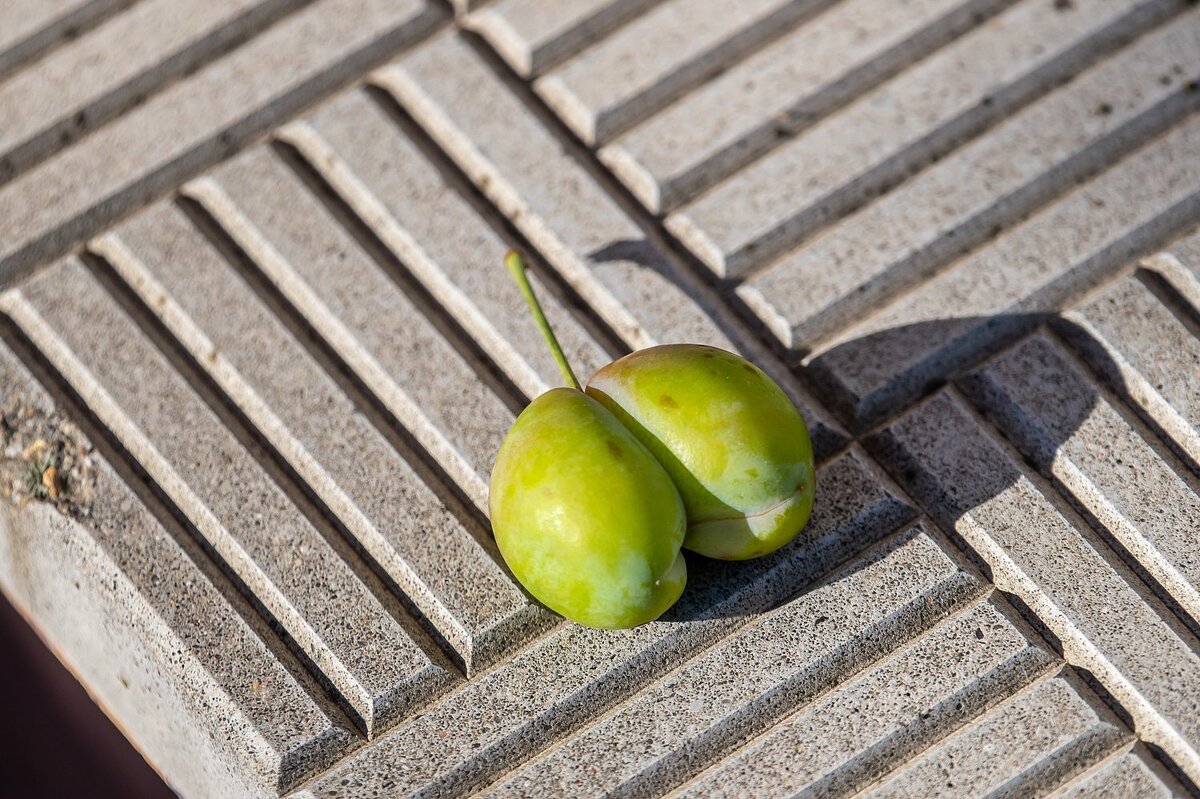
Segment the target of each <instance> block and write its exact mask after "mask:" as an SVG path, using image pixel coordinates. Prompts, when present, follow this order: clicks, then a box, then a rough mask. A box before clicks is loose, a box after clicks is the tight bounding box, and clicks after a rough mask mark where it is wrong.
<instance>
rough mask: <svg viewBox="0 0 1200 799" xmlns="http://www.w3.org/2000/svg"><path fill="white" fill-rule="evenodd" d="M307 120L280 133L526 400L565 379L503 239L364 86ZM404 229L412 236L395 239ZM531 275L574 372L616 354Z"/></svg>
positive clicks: (585, 372)
mask: <svg viewBox="0 0 1200 799" xmlns="http://www.w3.org/2000/svg"><path fill="white" fill-rule="evenodd" d="M306 124H307V125H308V128H309V129H311V133H309V131H308V130H307V129H305V130H303V131H300V130H295V128H294V127H293V128H289V129H288V130H287V131H286V132H285V135H287V136H288V138H289V140H290V141H293V142H295V143H296V144H297V146H298V147H300V148H301V149H302V150H303V151H304V152H305V153H306V154H307V155H308V156H309V157H311V158H312V159H313V162H314V163H316V164H321V165H323V166H324V170H323V171H324V172H326V173H328V174H329V175H330V177H331V178H332V179H333V180H336V181H337V189H338V190H339V191H340V192H342V193H343V195H344V196H345V198H346V199H347V200H348V201H349V202H350V203H351V204H352V206H353V207H354V208H355V209H356V211H358V212H359V214H360V216H361V217H362V218H363V219H366V220H369V221H370V224H371V226H372V228H373V229H377V230H378V232H379V234H380V238H382V239H383V240H384V241H385V242H388V243H392V242H393V241H395V242H396V243H395V244H394V246H393V249H394V251H395V252H396V254H397V256H399V257H400V259H401V260H402V261H404V263H405V264H406V266H408V267H409V269H410V270H412V271H413V273H414V274H415V275H417V278H418V279H419V280H421V281H422V283H423V284H424V285H425V286H426V288H428V289H429V291H430V293H432V294H433V295H434V296H435V297H436V298H437V299H438V300H440V301H441V303H442V304H443V306H445V307H446V308H448V309H450V310H451V312H452V313H453V314H454V315H455V316H456V318H459V319H461V324H462V325H463V327H464V328H466V329H467V330H468V331H469V332H470V333H471V335H472V338H473V339H474V340H475V341H477V342H479V343H480V344H482V345H483V346H484V347H485V348H486V349H487V351H488V354H489V355H491V356H492V358H493V359H494V360H495V362H496V363H497V364H498V365H499V366H500V367H501V368H502V369H503V370H504V371H505V372H507V373H508V374H509V375H510V376H511V378H512V380H513V382H514V383H516V385H517V387H518V388H520V389H521V390H522V391H523V392H524V393H525V396H526V397H527V398H529V399H532V398H534V397H536V396H538V395H539V394H542V393H543V392H545V391H547V390H548V389H549V388H551V387H552V386H558V385H562V382H563V379H562V376H561V375H560V374H559V371H558V366H557V365H556V364H555V362H554V359H553V358H552V357H551V355H550V352H549V350H548V349H547V347H546V344H545V342H544V341H543V340H542V336H541V333H540V332H539V331H538V329H537V326H536V325H535V324H534V322H533V319H532V317H531V316H530V314H529V311H528V309H527V308H526V305H525V300H524V299H523V298H522V297H521V294H520V292H519V291H518V290H517V287H516V284H515V283H514V282H513V279H512V276H511V275H509V273H508V270H507V269H506V268H505V267H504V265H503V258H504V254H505V252H506V251H507V249H508V246H507V245H506V244H505V242H504V241H503V240H502V239H501V238H500V237H499V236H498V235H497V234H496V233H495V232H494V231H493V230H492V228H491V227H489V225H488V223H487V222H486V221H485V220H483V219H482V218H480V217H479V215H478V214H476V213H475V211H474V210H473V209H472V208H471V207H470V206H469V205H468V204H467V202H466V201H465V200H463V199H461V198H460V197H459V196H458V195H456V193H455V190H454V189H453V188H451V187H450V186H449V185H447V183H446V180H445V178H444V177H443V176H442V175H441V174H440V173H439V171H438V169H437V168H436V167H435V166H434V165H433V164H432V163H430V162H429V161H428V160H427V159H426V158H425V157H424V156H423V155H422V154H421V153H420V151H419V150H418V149H417V146H416V145H415V144H414V143H413V142H412V140H411V139H409V138H408V137H407V136H406V135H405V134H404V133H402V132H401V130H400V129H399V128H398V127H397V126H396V125H395V123H393V122H392V121H391V120H389V119H388V118H387V116H386V115H385V113H384V112H383V111H382V110H381V109H380V108H379V107H378V106H377V105H376V104H375V103H373V102H372V101H370V100H369V99H367V97H366V95H365V94H362V93H355V94H351V95H347V96H346V97H344V98H341V99H339V100H338V101H336V102H332V103H329V104H328V105H326V106H325V107H323V108H322V109H321V110H320V111H318V112H317V113H316V114H314V115H313V116H311V117H310V118H308V119H307V120H306ZM313 134H315V137H314V135H313ZM325 148H327V149H328V150H329V152H328V153H326V152H324V149H325ZM334 163H336V164H339V165H343V164H344V166H345V172H346V174H342V173H341V172H340V171H339V173H338V174H334V170H332V169H330V168H329V165H331V164H334ZM400 231H403V232H404V233H407V234H408V236H409V237H411V243H409V242H407V241H401V240H400V239H401V238H402V236H401V233H400ZM414 248H419V254H418V252H417V251H416V250H415V249H414ZM421 255H424V256H425V257H420V256H421ZM530 282H531V283H532V284H533V286H534V291H536V292H537V294H538V297H539V298H540V300H541V302H542V304H543V309H544V310H545V312H546V318H547V319H548V320H549V321H550V324H551V325H553V326H554V332H555V335H556V336H557V337H558V341H559V343H560V344H561V345H562V347H563V351H564V352H565V353H566V355H567V357H568V359H569V360H570V361H571V364H572V367H573V368H574V369H575V370H576V371H578V373H579V377H580V378H584V377H585V376H587V375H590V374H592V372H594V371H595V370H597V369H599V368H600V367H601V366H603V365H604V364H606V363H608V362H609V361H610V360H612V356H611V355H609V354H608V353H607V352H605V350H604V348H603V347H602V346H601V345H600V344H599V343H598V342H597V341H596V340H595V338H593V336H592V335H591V334H590V333H589V332H588V331H587V329H586V328H585V327H584V326H583V325H582V324H581V323H580V321H579V320H578V319H576V318H575V317H574V316H572V314H571V313H570V311H568V310H567V308H566V305H565V303H564V302H563V301H562V300H560V299H559V298H558V297H556V296H555V295H554V294H553V293H552V292H551V291H550V290H549V289H548V287H547V286H546V284H545V282H544V281H543V280H541V278H540V276H539V275H538V274H531V276H530Z"/></svg>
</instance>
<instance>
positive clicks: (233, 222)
mask: <svg viewBox="0 0 1200 799" xmlns="http://www.w3.org/2000/svg"><path fill="white" fill-rule="evenodd" d="M185 191H187V192H188V196H189V197H190V198H191V199H194V200H195V201H197V202H198V203H199V204H200V205H201V207H203V208H204V209H205V212H206V213H207V214H208V215H209V217H210V218H211V219H212V220H213V221H214V222H215V223H216V224H217V225H219V226H220V228H221V230H222V231H223V232H224V233H225V235H227V236H230V237H231V239H232V240H233V241H234V242H236V243H237V245H238V246H239V248H240V249H241V250H242V252H246V253H253V255H250V258H251V260H252V262H253V263H254V264H255V266H256V267H257V269H259V270H260V271H263V272H264V273H265V274H267V275H268V276H269V279H270V280H271V282H272V283H273V284H274V285H275V286H276V287H278V288H279V290H280V292H281V293H282V294H283V295H284V296H285V297H287V298H288V301H289V302H290V303H291V304H292V306H293V307H295V308H297V310H298V311H299V313H300V314H301V315H302V316H303V318H304V319H305V320H306V322H307V323H308V324H309V325H311V326H312V329H313V330H314V331H317V332H318V333H319V334H320V335H321V337H322V338H324V340H325V341H327V342H329V343H330V344H331V346H332V347H333V348H334V350H335V352H337V353H338V355H339V357H340V358H341V359H342V360H343V362H344V363H346V364H348V365H350V366H349V369H350V370H351V371H352V372H353V373H354V374H356V375H357V376H358V378H359V379H361V380H362V381H363V383H364V384H365V385H367V386H369V387H371V389H372V391H373V393H374V394H375V395H376V396H377V397H378V398H379V399H380V400H381V401H382V403H383V404H384V406H385V407H386V408H387V409H388V411H389V413H391V414H392V415H393V416H394V417H395V418H396V419H398V420H399V421H400V423H401V424H402V425H403V427H404V429H405V430H407V431H408V432H409V434H410V435H412V437H413V439H414V440H415V441H416V442H418V444H419V446H420V447H421V449H423V450H424V451H426V452H428V453H430V456H431V457H432V458H433V459H434V461H435V462H436V463H437V464H438V466H439V468H440V469H442V470H444V471H445V472H446V473H447V474H448V475H450V476H451V477H452V479H453V481H454V483H456V484H457V485H458V486H460V488H461V490H462V491H463V492H464V493H465V494H466V496H467V497H468V498H469V499H470V501H471V503H472V505H474V506H475V507H476V508H477V509H478V510H480V511H484V510H485V509H486V502H485V497H486V493H487V489H486V486H485V484H484V481H483V478H482V476H481V475H480V474H479V473H478V472H477V471H476V470H475V468H474V467H473V466H471V465H470V464H469V463H467V462H466V461H465V460H464V459H463V457H462V455H461V454H460V453H459V452H458V451H457V450H456V449H455V448H454V447H453V445H451V444H450V443H449V442H447V441H446V440H445V439H444V438H443V436H442V435H441V433H440V432H439V431H438V430H437V429H436V428H435V427H433V425H431V424H430V423H429V421H428V419H427V418H426V416H425V414H424V412H423V411H422V410H421V408H420V407H419V406H418V405H417V404H416V402H414V401H413V400H412V399H411V398H410V397H409V396H408V394H407V392H405V390H404V389H403V388H402V387H401V386H399V385H398V384H396V383H395V382H394V381H393V380H392V379H391V378H390V377H388V376H387V374H386V372H385V371H384V369H383V367H382V366H381V365H379V364H378V362H376V361H375V359H374V358H372V357H371V355H370V354H369V353H367V352H365V351H363V349H362V347H361V346H359V345H358V344H357V343H356V341H355V339H354V337H353V336H352V334H351V333H350V332H349V331H348V330H346V328H345V327H344V326H343V325H342V323H341V322H340V320H338V318H337V317H336V316H335V315H334V314H333V313H331V312H330V311H329V310H328V308H327V307H325V305H324V303H323V302H322V301H321V299H320V297H319V296H318V295H317V294H315V293H314V292H313V291H312V289H311V288H310V287H309V286H308V285H307V284H306V283H305V282H304V281H302V280H301V279H300V278H299V277H298V276H296V275H295V272H294V269H293V267H291V266H290V265H289V264H287V262H286V261H284V260H283V259H282V257H281V256H279V255H278V253H276V252H274V251H273V249H272V248H271V245H270V243H269V242H267V241H266V240H265V239H264V238H262V236H261V234H258V233H256V232H255V231H254V229H253V226H252V225H251V224H250V223H249V221H248V220H246V219H245V217H244V216H242V215H241V214H240V212H239V211H238V209H237V208H236V207H235V206H234V205H233V204H232V203H231V202H229V201H228V198H226V197H225V196H224V193H223V192H221V190H220V188H219V187H218V186H216V185H214V184H208V183H193V184H190V185H189V187H188V188H187V189H185ZM252 237H253V238H252Z"/></svg>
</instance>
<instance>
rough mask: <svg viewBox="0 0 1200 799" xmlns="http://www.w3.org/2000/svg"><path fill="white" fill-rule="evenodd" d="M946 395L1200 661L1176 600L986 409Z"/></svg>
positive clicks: (1197, 639)
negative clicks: (1138, 570) (1145, 578)
mask: <svg viewBox="0 0 1200 799" xmlns="http://www.w3.org/2000/svg"><path fill="white" fill-rule="evenodd" d="M944 392H945V393H946V394H947V395H948V396H953V397H954V401H955V402H956V403H958V405H959V406H960V407H963V408H965V409H966V410H967V413H968V415H969V416H970V417H971V419H972V421H973V422H974V423H975V424H976V425H978V426H979V427H980V428H981V430H982V433H983V435H984V436H985V437H986V438H987V440H988V441H989V442H990V443H991V444H992V445H994V446H995V447H996V448H997V449H998V450H1000V451H1001V452H1003V453H1004V454H1005V455H1006V456H1007V457H1008V460H1009V462H1010V463H1011V464H1013V467H1014V469H1016V470H1017V471H1019V472H1020V473H1021V475H1022V477H1024V479H1026V480H1027V481H1028V482H1029V483H1030V484H1032V485H1033V487H1034V488H1035V489H1036V490H1037V491H1038V492H1039V493H1040V494H1041V496H1042V498H1043V499H1044V500H1045V501H1046V502H1047V503H1048V504H1049V505H1050V506H1052V507H1053V509H1054V510H1055V511H1056V512H1057V514H1058V516H1059V517H1061V518H1062V519H1064V520H1066V522H1067V523H1068V524H1069V525H1070V527H1071V528H1072V529H1073V530H1074V531H1075V532H1076V533H1077V534H1078V536H1079V538H1080V539H1081V540H1083V541H1084V542H1086V543H1087V545H1088V546H1089V547H1090V548H1091V549H1092V550H1093V551H1094V552H1096V554H1097V555H1098V556H1099V560H1100V561H1102V562H1103V564H1104V565H1105V566H1107V567H1108V568H1109V569H1110V570H1111V571H1113V572H1115V573H1117V574H1118V575H1119V576H1120V577H1121V578H1122V582H1123V584H1124V585H1125V586H1126V587H1127V588H1129V590H1130V591H1131V592H1132V593H1134V594H1136V595H1137V596H1138V598H1139V599H1140V600H1141V606H1142V607H1145V608H1147V609H1149V610H1151V611H1152V612H1153V613H1154V614H1155V615H1157V616H1158V617H1159V618H1160V619H1161V620H1162V622H1163V623H1164V624H1165V625H1166V626H1167V627H1168V628H1169V629H1170V630H1171V632H1172V633H1174V634H1175V635H1176V636H1177V637H1178V640H1179V641H1180V642H1181V643H1182V644H1183V646H1185V647H1186V648H1187V649H1189V650H1191V653H1192V654H1193V655H1195V656H1196V657H1197V658H1200V635H1197V634H1196V632H1194V631H1193V630H1192V629H1191V628H1190V627H1189V626H1188V624H1187V622H1186V620H1185V619H1182V618H1180V617H1179V614H1178V609H1179V605H1178V604H1177V602H1176V601H1175V600H1174V598H1173V597H1171V596H1169V595H1168V596H1167V597H1166V598H1165V599H1164V598H1163V597H1160V596H1159V595H1158V594H1157V593H1156V592H1155V591H1154V589H1153V588H1152V587H1150V586H1148V585H1146V584H1145V583H1143V582H1142V581H1141V580H1140V579H1139V578H1138V577H1137V575H1136V574H1135V573H1134V571H1133V569H1131V568H1130V567H1129V564H1128V562H1127V561H1126V559H1125V558H1124V557H1122V555H1121V553H1120V552H1119V551H1118V550H1117V549H1116V548H1115V547H1113V546H1112V545H1111V544H1110V543H1109V540H1108V539H1107V538H1106V537H1105V536H1104V535H1103V534H1102V533H1101V532H1100V531H1099V530H1097V529H1095V528H1094V527H1093V526H1092V525H1091V524H1090V523H1089V522H1088V519H1086V518H1085V517H1084V516H1083V514H1081V513H1080V512H1079V511H1078V509H1077V508H1076V507H1075V506H1074V505H1073V504H1072V501H1071V498H1069V497H1068V496H1067V495H1065V494H1064V493H1062V492H1060V491H1058V490H1057V489H1056V488H1055V487H1054V486H1053V484H1052V482H1051V481H1050V479H1048V478H1047V477H1046V476H1045V475H1043V474H1042V473H1041V472H1040V471H1039V470H1038V469H1037V468H1036V467H1035V466H1034V465H1033V464H1031V463H1029V462H1028V461H1027V460H1026V459H1025V458H1023V457H1021V453H1020V451H1019V450H1018V449H1017V447H1016V446H1014V445H1013V443H1012V442H1011V441H1010V440H1009V439H1008V438H1007V437H1006V436H1005V435H1004V433H1003V432H1002V431H1001V430H1000V429H999V428H998V427H997V426H996V425H994V424H993V423H992V422H991V421H989V420H988V419H987V417H986V416H985V415H984V413H983V409H982V408H980V407H979V406H977V405H975V404H973V403H972V402H971V401H970V398H969V397H968V396H966V394H965V393H964V392H963V391H962V390H961V389H960V388H959V387H958V385H956V384H954V385H948V386H947V387H946V388H945V389H944ZM1073 665H1074V664H1073Z"/></svg>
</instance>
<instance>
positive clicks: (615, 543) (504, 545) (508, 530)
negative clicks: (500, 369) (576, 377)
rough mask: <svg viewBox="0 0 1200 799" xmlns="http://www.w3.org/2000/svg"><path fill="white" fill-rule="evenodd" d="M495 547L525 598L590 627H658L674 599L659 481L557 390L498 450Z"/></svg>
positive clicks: (678, 532)
mask: <svg viewBox="0 0 1200 799" xmlns="http://www.w3.org/2000/svg"><path fill="white" fill-rule="evenodd" d="M489 502H490V510H491V518H492V528H493V530H494V531H495V534H496V543H497V544H498V545H499V546H500V552H501V553H502V554H503V555H504V560H505V561H506V562H507V563H508V565H509V568H511V569H512V571H513V574H514V575H516V577H517V579H518V580H520V581H521V584H522V585H524V586H525V587H526V588H527V589H528V590H529V592H530V593H532V594H533V595H534V596H535V597H537V598H538V599H539V600H541V601H542V602H543V603H545V604H546V605H547V606H549V607H550V608H552V609H553V610H556V611H558V612H559V613H561V614H563V615H564V616H567V617H568V618H571V619H574V620H575V621H577V622H580V623H581V624H586V625H589V626H592V627H604V628H621V627H633V626H635V625H638V624H642V623H644V622H647V621H651V620H653V619H656V618H658V617H659V616H660V615H661V614H662V613H663V611H665V610H666V609H667V608H669V607H671V605H673V604H674V603H675V600H677V599H678V598H679V595H680V594H681V593H682V592H683V587H684V584H685V583H686V581H687V567H686V565H685V563H684V560H683V554H682V553H681V552H680V545H681V544H682V543H683V536H684V527H685V515H684V510H683V503H682V501H681V500H680V498H679V492H677V491H676V490H675V486H674V485H673V484H672V483H671V479H670V478H669V477H668V476H667V473H666V472H665V471H664V470H663V468H662V467H661V466H660V465H659V464H658V462H657V461H656V460H655V459H654V457H653V456H652V455H651V454H650V453H649V452H648V451H647V450H646V448H645V447H644V446H642V445H641V444H640V443H638V441H637V439H635V438H634V437H633V435H632V434H631V433H630V432H629V431H628V430H626V429H625V428H624V427H623V426H622V425H621V423H620V422H618V421H617V419H616V418H615V417H614V416H613V415H612V414H611V413H609V412H608V411H607V410H605V409H604V408H603V407H602V406H601V405H600V403H598V402H596V401H595V400H593V399H591V398H590V397H588V396H586V395H585V394H583V393H582V392H580V391H577V390H575V389H569V388H556V389H552V390H550V391H547V392H546V393H545V394H542V395H541V396H540V397H538V398H537V399H535V400H534V401H533V402H532V403H530V405H529V407H527V408H526V409H525V410H524V411H523V412H522V413H521V415H520V416H519V417H518V418H517V421H516V423H515V424H514V425H513V427H512V430H511V431H509V434H508V436H507V437H506V438H505V439H504V444H503V445H502V446H501V448H500V454H499V456H498V457H497V459H496V465H495V468H494V469H493V470H492V484H491V495H490V500H489Z"/></svg>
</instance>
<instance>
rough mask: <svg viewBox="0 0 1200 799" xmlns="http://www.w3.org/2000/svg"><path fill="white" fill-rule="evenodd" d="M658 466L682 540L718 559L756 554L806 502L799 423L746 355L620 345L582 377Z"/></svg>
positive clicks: (805, 454)
mask: <svg viewBox="0 0 1200 799" xmlns="http://www.w3.org/2000/svg"><path fill="white" fill-rule="evenodd" d="M586 391H587V394H588V395H589V396H591V397H594V398H595V399H596V400H598V401H599V402H600V403H602V404H603V405H604V407H606V408H607V409H608V410H610V411H612V413H613V414H614V415H615V416H616V417H617V418H618V419H619V420H620V421H621V423H622V424H623V425H624V426H625V427H627V428H628V429H629V430H631V431H633V434H634V435H635V436H636V437H637V439H638V440H639V441H641V442H642V443H643V444H644V445H645V446H646V448H647V449H649V450H650V452H651V453H652V454H653V455H654V457H655V458H657V459H658V461H659V463H661V464H662V465H663V467H664V468H665V469H666V470H667V473H668V474H669V475H670V476H671V480H672V481H673V482H674V483H675V486H676V488H677V489H678V490H679V493H680V495H681V496H682V497H683V504H684V506H685V507H686V509H687V517H688V530H687V537H686V538H685V539H684V544H683V545H684V547H685V548H687V549H690V550H692V551H694V552H698V553H700V554H701V555H706V556H708V557H711V558H719V559H722V560H746V559H748V558H754V557H758V556H760V555H765V554H767V553H769V552H773V551H774V550H776V549H778V548H780V547H781V546H783V545H784V544H786V543H788V542H789V541H791V540H792V539H793V538H794V537H795V536H796V534H797V533H799V532H800V530H801V529H803V527H804V525H805V524H807V523H808V517H809V514H810V513H811V512H812V503H813V488H814V469H813V455H812V443H811V442H810V440H809V436H808V428H807V427H806V426H805V424H804V419H803V418H802V417H801V416H800V412H799V411H797V410H796V406H795V405H794V404H792V401H791V400H790V399H788V397H787V395H786V394H784V393H783V390H782V389H781V388H779V386H778V385H776V383H775V382H774V381H773V380H771V378H769V377H768V376H767V375H766V374H764V373H763V371H762V370H761V369H759V368H758V367H757V366H755V365H754V364H752V363H750V362H749V361H747V360H746V359H744V358H741V357H739V356H737V355H734V354H733V353H731V352H726V351H725V350H722V349H718V348H716V347H707V346H702V345H699V344H669V345H663V346H658V347H650V348H648V349H644V350H639V351H637V352H634V353H631V354H629V355H626V356H625V357H624V358H621V359H619V360H616V361H614V362H612V363H610V364H608V365H607V366H605V367H603V368H601V369H600V370H599V371H597V372H596V374H595V375H593V376H592V379H591V380H590V381H588V385H587V389H586Z"/></svg>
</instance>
